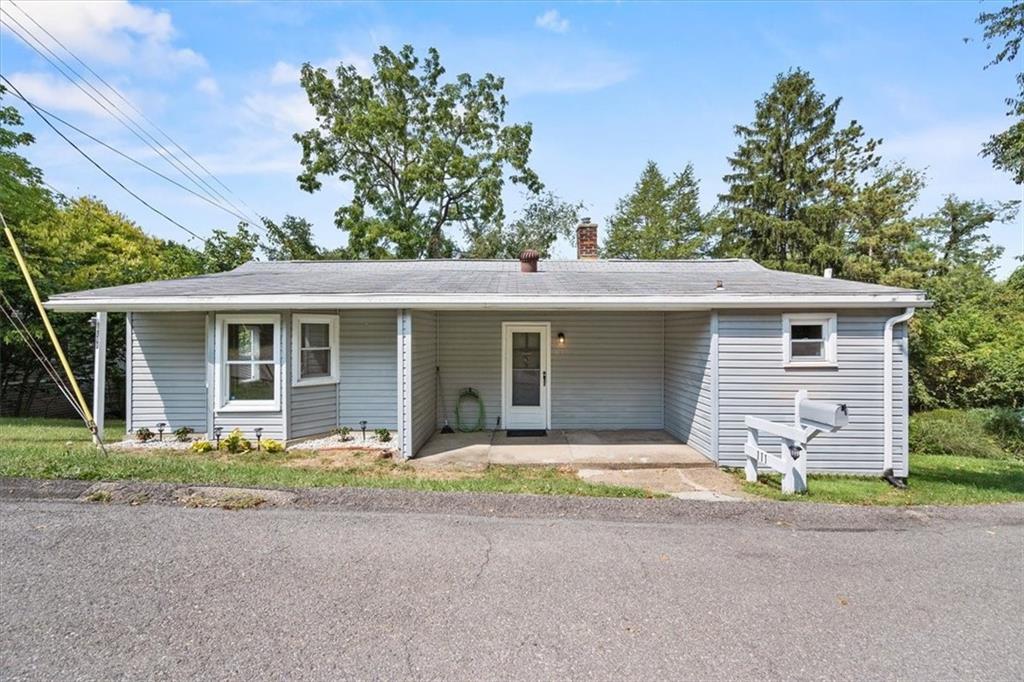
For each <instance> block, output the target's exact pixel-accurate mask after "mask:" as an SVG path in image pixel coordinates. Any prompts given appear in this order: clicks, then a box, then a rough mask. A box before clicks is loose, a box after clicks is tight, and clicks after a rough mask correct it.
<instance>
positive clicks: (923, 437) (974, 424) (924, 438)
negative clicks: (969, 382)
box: [910, 410, 1008, 459]
mask: <svg viewBox="0 0 1024 682" xmlns="http://www.w3.org/2000/svg"><path fill="white" fill-rule="evenodd" d="M988 418H989V411H988V410H932V411H930V412H921V413H918V414H915V415H913V416H911V418H910V451H911V452H915V453H918V454H923V455H963V456H964V457H981V458H985V459H999V458H1005V457H1006V456H1007V454H1008V453H1007V452H1006V451H1005V450H1004V449H1003V448H1002V447H1000V444H999V441H998V440H997V439H996V438H995V437H994V436H993V435H992V434H991V433H989V431H988V430H987V429H986V428H985V425H986V422H987V420H988Z"/></svg>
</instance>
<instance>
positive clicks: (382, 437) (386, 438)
mask: <svg viewBox="0 0 1024 682" xmlns="http://www.w3.org/2000/svg"><path fill="white" fill-rule="evenodd" d="M374 433H375V434H377V440H378V441H380V442H381V443H390V442H391V432H390V431H388V430H387V429H376V430H375V431H374Z"/></svg>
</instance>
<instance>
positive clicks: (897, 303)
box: [45, 293, 932, 312]
mask: <svg viewBox="0 0 1024 682" xmlns="http://www.w3.org/2000/svg"><path fill="white" fill-rule="evenodd" d="M45 305H46V307H47V308H49V309H50V310H53V311H56V312H104V311H105V312H150V311H154V312H155V311H196V310H201V311H210V310H216V311H229V310H262V309H268V310H270V309H274V310H277V309H280V310H287V309H300V308H301V309H303V310H319V309H323V310H336V309H339V308H349V309H358V308H419V309H429V310H523V309H529V310H712V309H725V308H733V309H736V308H771V309H791V310H796V309H823V308H893V307H901V306H903V307H912V308H915V307H916V308H926V307H930V306H931V305H932V302H931V301H928V300H926V299H925V298H924V295H923V294H918V293H914V294H847V295H842V294H821V295H777V294H776V295H764V296H759V295H751V294H734V295H711V296H597V297H589V298H581V297H578V296H503V295H494V294H491V295H475V294H468V295H465V294H464V295H434V296H420V295H415V294H402V295H396V294H387V295H374V294H273V295H238V296H142V297H135V298H121V297H111V298H105V297H99V296H97V297H90V298H67V299H62V298H59V297H58V298H52V299H50V300H49V301H47V302H46V304H45Z"/></svg>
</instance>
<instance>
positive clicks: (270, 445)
mask: <svg viewBox="0 0 1024 682" xmlns="http://www.w3.org/2000/svg"><path fill="white" fill-rule="evenodd" d="M263 451H264V452H266V453H267V454H271V455H276V454H277V453H279V452H284V443H282V442H281V441H279V440H274V439H273V438H267V439H265V440H264V441H263Z"/></svg>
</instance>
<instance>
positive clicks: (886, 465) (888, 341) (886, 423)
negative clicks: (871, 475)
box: [882, 308, 914, 474]
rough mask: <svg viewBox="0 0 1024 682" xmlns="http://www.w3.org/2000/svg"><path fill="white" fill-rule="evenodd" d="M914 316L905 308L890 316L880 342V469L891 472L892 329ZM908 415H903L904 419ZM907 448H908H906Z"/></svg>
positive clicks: (910, 310)
mask: <svg viewBox="0 0 1024 682" xmlns="http://www.w3.org/2000/svg"><path fill="white" fill-rule="evenodd" d="M913 316H914V309H913V308H907V309H906V310H905V311H903V312H902V313H901V314H899V315H896V316H895V317H890V318H889V319H888V320H886V321H885V333H884V341H883V343H882V346H883V352H884V353H885V358H884V360H883V367H884V369H883V371H882V382H883V385H882V419H883V422H882V429H883V431H884V441H883V446H882V454H883V460H882V471H883V474H884V473H885V472H889V473H891V472H892V469H893V464H892V421H893V419H892V329H893V327H895V326H896V325H897V324H899V323H900V322H906V321H907V320H909V319H910V318H911V317H913ZM908 417H909V415H904V419H906V418H908ZM908 450H909V448H908Z"/></svg>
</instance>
